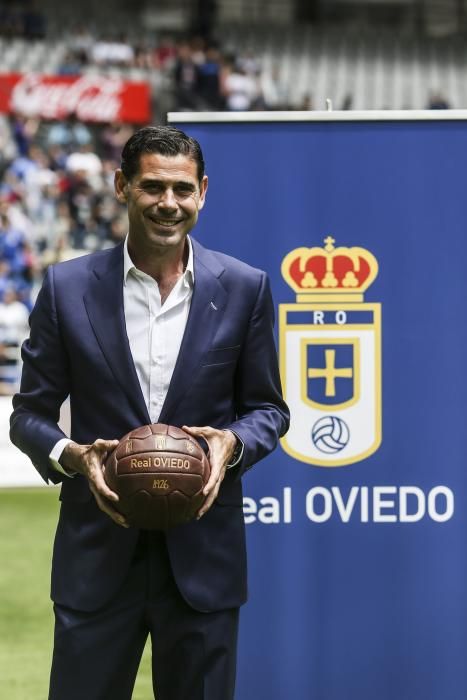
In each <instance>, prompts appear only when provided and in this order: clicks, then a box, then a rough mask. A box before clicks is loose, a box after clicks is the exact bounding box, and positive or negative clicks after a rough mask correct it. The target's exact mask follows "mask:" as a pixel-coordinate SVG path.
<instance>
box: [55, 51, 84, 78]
mask: <svg viewBox="0 0 467 700" xmlns="http://www.w3.org/2000/svg"><path fill="white" fill-rule="evenodd" d="M81 69H82V64H81V63H80V61H78V60H77V59H76V57H75V55H74V53H73V52H72V51H67V53H66V54H65V56H64V57H63V61H62V62H61V63H60V65H59V67H58V69H57V75H80V74H81Z"/></svg>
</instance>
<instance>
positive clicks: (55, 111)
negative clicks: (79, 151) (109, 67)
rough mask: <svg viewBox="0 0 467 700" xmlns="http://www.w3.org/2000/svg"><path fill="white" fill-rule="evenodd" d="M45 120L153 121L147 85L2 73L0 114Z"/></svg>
mask: <svg viewBox="0 0 467 700" xmlns="http://www.w3.org/2000/svg"><path fill="white" fill-rule="evenodd" d="M12 112H19V113H21V114H24V115H26V116H30V117H41V118H42V119H63V118H64V117H67V116H68V115H70V114H75V115H76V116H77V118H78V119H79V120H81V121H83V122H114V121H120V122H129V123H132V124H146V123H148V122H149V121H150V120H151V108H150V89H149V85H148V83H145V82H131V81H128V80H122V79H121V78H110V77H106V76H102V75H81V76H73V77H72V76H55V75H54V76H51V75H41V74H38V73H28V74H21V73H0V113H4V114H11V113H12Z"/></svg>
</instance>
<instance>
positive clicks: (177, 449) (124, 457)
mask: <svg viewBox="0 0 467 700" xmlns="http://www.w3.org/2000/svg"><path fill="white" fill-rule="evenodd" d="M210 472H211V470H210V465H209V460H208V458H207V457H206V455H205V453H204V452H203V450H202V449H201V447H200V445H199V443H198V442H197V440H196V439H195V438H193V437H191V435H189V434H188V433H186V432H185V431H184V430H181V429H180V428H175V427H174V426H172V425H164V424H163V423H155V424H153V425H144V426H142V427H141V428H137V429H136V430H132V431H131V432H130V433H128V434H127V435H125V436H124V437H123V438H122V439H121V440H120V442H119V444H118V445H117V447H116V448H115V450H114V451H113V452H112V454H110V455H109V457H108V459H107V462H106V465H105V470H104V477H105V480H106V482H107V484H108V486H109V487H110V488H111V489H112V491H115V493H117V494H118V496H119V498H120V500H119V501H118V503H117V504H116V508H117V510H118V511H120V512H121V513H122V514H123V515H125V516H126V519H127V521H128V523H129V524H130V525H132V526H133V527H138V528H143V529H145V530H167V529H168V528H170V527H174V526H175V525H180V524H181V523H186V522H188V521H189V520H191V519H192V518H193V517H194V516H195V515H196V513H197V512H198V510H199V509H200V507H201V506H202V504H203V503H204V500H205V496H204V495H203V488H204V487H205V485H206V483H207V482H208V479H209V475H210Z"/></svg>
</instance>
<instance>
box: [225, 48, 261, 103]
mask: <svg viewBox="0 0 467 700" xmlns="http://www.w3.org/2000/svg"><path fill="white" fill-rule="evenodd" d="M222 86H223V91H224V96H225V104H226V108H227V109H228V110H229V111H230V112H246V111H248V110H250V109H251V108H252V105H253V103H254V101H255V100H256V99H257V97H258V87H257V83H256V80H255V79H254V78H253V77H252V76H251V75H248V74H247V73H246V71H245V70H244V69H243V68H242V67H241V66H240V65H238V64H237V63H236V62H235V60H231V61H230V63H229V64H228V67H227V70H226V72H225V75H224V77H223V81H222Z"/></svg>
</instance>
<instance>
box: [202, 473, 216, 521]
mask: <svg viewBox="0 0 467 700" xmlns="http://www.w3.org/2000/svg"><path fill="white" fill-rule="evenodd" d="M220 485H221V482H220V481H218V482H217V483H216V484H215V487H214V489H213V490H212V491H211V493H210V494H209V496H208V497H207V498H206V500H205V501H204V503H203V505H202V506H201V508H200V509H199V511H198V515H197V518H198V520H199V519H200V518H202V517H203V515H204V514H205V513H207V512H208V510H209V509H210V507H211V506H212V504H213V503H214V501H215V500H216V498H217V494H218V493H219V488H220ZM203 493H204V491H203Z"/></svg>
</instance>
